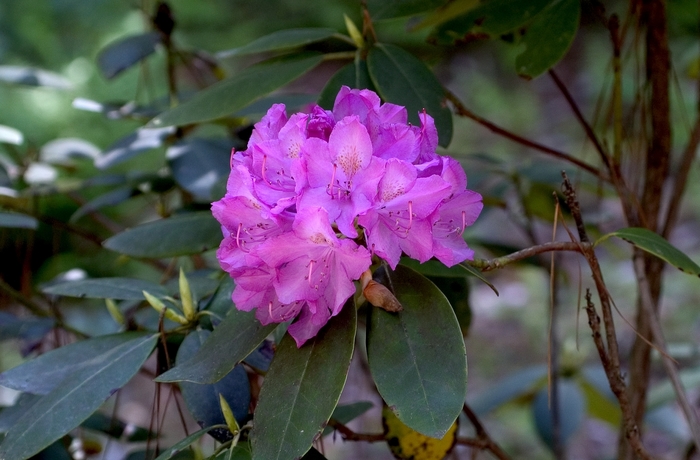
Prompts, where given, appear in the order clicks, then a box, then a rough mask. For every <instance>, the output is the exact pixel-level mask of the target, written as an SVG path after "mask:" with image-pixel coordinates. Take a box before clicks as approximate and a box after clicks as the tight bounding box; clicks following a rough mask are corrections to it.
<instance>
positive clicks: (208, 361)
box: [156, 308, 277, 383]
mask: <svg viewBox="0 0 700 460" xmlns="http://www.w3.org/2000/svg"><path fill="white" fill-rule="evenodd" d="M276 326H277V324H270V325H268V326H263V325H262V324H260V321H258V320H257V319H256V318H255V312H254V311H251V312H245V311H240V310H237V309H235V308H233V309H231V311H230V312H229V314H228V315H227V316H226V318H224V320H223V321H222V322H221V324H219V325H218V326H217V327H216V329H214V332H213V333H212V335H211V337H209V339H208V340H207V341H206V342H204V345H202V348H200V349H199V351H197V353H196V354H195V355H194V356H193V357H192V358H190V359H188V360H187V361H185V362H183V363H182V364H178V365H177V366H175V367H174V368H172V369H170V370H169V371H168V372H165V373H163V374H161V375H159V376H158V378H157V379H156V381H157V382H180V381H187V382H194V383H215V382H218V381H219V380H221V379H222V378H223V377H224V376H225V375H226V374H228V373H229V372H231V369H233V367H234V366H235V365H236V364H238V363H239V362H241V361H242V360H243V358H245V357H246V356H248V355H249V354H250V352H251V351H253V350H255V349H256V348H257V347H258V345H259V344H260V342H262V341H263V340H265V337H267V336H268V335H269V334H270V332H272V330H273V329H274V328H275V327H276Z"/></svg>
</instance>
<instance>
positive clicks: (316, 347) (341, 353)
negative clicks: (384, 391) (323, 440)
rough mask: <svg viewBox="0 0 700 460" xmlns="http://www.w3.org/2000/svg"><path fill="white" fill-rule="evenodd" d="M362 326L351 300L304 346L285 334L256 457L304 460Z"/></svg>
mask: <svg viewBox="0 0 700 460" xmlns="http://www.w3.org/2000/svg"><path fill="white" fill-rule="evenodd" d="M356 327H357V312H356V310H355V305H354V303H353V301H352V299H351V300H350V301H348V302H347V303H346V304H345V306H344V307H343V310H342V311H341V312H340V313H339V314H338V316H336V317H333V318H331V320H330V321H329V322H328V324H327V325H326V326H325V327H324V328H323V329H321V331H320V332H319V333H318V335H317V336H316V337H314V338H313V339H310V340H309V341H308V342H306V343H305V344H304V345H303V346H302V347H301V348H297V346H296V343H295V342H294V339H292V337H291V336H290V335H289V334H287V335H285V337H284V338H283V339H282V342H281V343H280V345H279V347H278V348H277V352H276V353H275V358H274V359H273V361H272V365H271V366H270V370H269V372H268V373H267V376H266V377H265V382H264V384H263V387H262V390H261V391H260V399H259V400H258V406H257V408H256V409H255V415H254V418H253V431H252V433H251V442H252V446H253V459H259V460H281V459H292V458H299V457H301V456H302V455H303V454H304V453H306V452H307V451H308V450H309V449H310V448H311V443H313V441H314V439H316V437H317V436H319V435H320V433H321V431H322V430H323V427H324V426H325V424H326V422H327V421H328V419H329V418H330V416H331V414H332V413H333V409H334V408H335V406H336V404H337V403H338V398H339V397H340V393H341V392H342V391H343V387H344V386H345V379H346V377H347V372H348V368H349V366H350V359H351V358H352V352H353V348H354V341H355V329H356Z"/></svg>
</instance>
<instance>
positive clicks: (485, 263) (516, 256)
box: [464, 241, 590, 272]
mask: <svg viewBox="0 0 700 460" xmlns="http://www.w3.org/2000/svg"><path fill="white" fill-rule="evenodd" d="M587 246H590V243H574V242H571V241H550V242H548V243H543V244H539V245H537V246H531V247H529V248H525V249H521V250H520V251H517V252H514V253H512V254H508V255H507V256H503V257H497V258H495V259H474V260H466V261H464V263H465V264H467V265H470V266H472V267H474V268H478V269H479V270H481V271H482V272H487V271H490V270H495V269H498V268H503V267H505V266H506V265H509V264H512V263H514V262H518V261H520V260H523V259H528V258H530V257H533V256H536V255H537V254H542V253H545V252H551V251H574V252H583V249H582V248H585V247H587Z"/></svg>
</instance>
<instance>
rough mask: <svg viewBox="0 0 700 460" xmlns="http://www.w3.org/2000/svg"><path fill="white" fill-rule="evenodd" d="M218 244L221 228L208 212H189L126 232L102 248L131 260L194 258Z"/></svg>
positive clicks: (220, 238) (119, 234)
mask: <svg viewBox="0 0 700 460" xmlns="http://www.w3.org/2000/svg"><path fill="white" fill-rule="evenodd" d="M221 240H222V236H221V227H220V226H219V223H218V222H217V221H216V219H214V218H213V217H212V215H211V213H210V212H192V213H188V214H181V215H177V216H173V217H170V218H168V219H161V220H157V221H155V222H149V223H147V224H143V225H139V226H137V227H133V228H130V229H127V230H125V231H123V232H121V233H118V234H116V235H114V236H113V237H111V238H109V239H107V240H106V241H105V242H104V243H103V245H104V247H106V248H107V249H111V250H112V251H116V252H120V253H122V254H126V255H129V256H133V257H152V258H157V257H175V256H182V255H187V254H197V253H200V252H204V251H206V250H208V249H211V248H215V247H217V246H218V245H219V243H221Z"/></svg>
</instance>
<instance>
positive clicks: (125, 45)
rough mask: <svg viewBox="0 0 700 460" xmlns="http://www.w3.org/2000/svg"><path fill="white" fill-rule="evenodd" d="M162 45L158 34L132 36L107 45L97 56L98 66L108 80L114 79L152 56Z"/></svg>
mask: <svg viewBox="0 0 700 460" xmlns="http://www.w3.org/2000/svg"><path fill="white" fill-rule="evenodd" d="M158 43H160V34H159V33H158V32H155V31H154V32H148V33H145V34H140V35H132V36H130V37H126V38H124V39H121V40H119V41H117V42H114V43H110V44H109V45H107V46H106V47H105V48H104V49H102V51H100V54H99V55H98V56H97V65H98V67H99V68H100V70H101V71H102V74H103V75H104V76H105V78H107V79H111V78H114V77H115V76H117V75H118V74H119V73H121V72H122V71H123V70H126V69H128V68H129V67H131V66H133V65H134V64H136V63H137V62H139V61H141V60H142V59H144V58H146V57H148V56H150V55H151V54H153V53H154V52H155V50H156V45H158Z"/></svg>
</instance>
